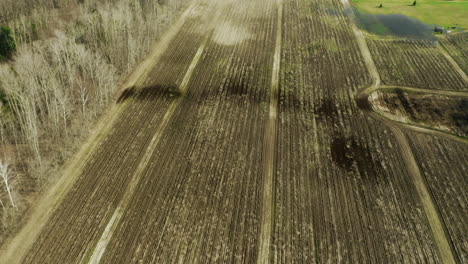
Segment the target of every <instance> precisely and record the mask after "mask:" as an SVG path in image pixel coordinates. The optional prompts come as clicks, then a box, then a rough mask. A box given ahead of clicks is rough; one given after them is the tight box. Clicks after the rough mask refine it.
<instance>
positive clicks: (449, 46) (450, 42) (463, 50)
mask: <svg viewBox="0 0 468 264" xmlns="http://www.w3.org/2000/svg"><path fill="white" fill-rule="evenodd" d="M440 42H441V43H442V46H443V47H444V48H445V49H446V50H447V51H448V53H449V54H450V55H451V56H452V58H453V59H454V60H455V61H456V62H457V63H458V65H459V66H460V67H461V68H462V69H463V70H464V71H465V73H467V72H468V60H467V59H466V58H468V45H467V43H468V33H466V32H464V33H460V34H453V35H447V37H446V38H442V39H440Z"/></svg>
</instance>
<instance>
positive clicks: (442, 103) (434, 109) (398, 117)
mask: <svg viewBox="0 0 468 264" xmlns="http://www.w3.org/2000/svg"><path fill="white" fill-rule="evenodd" d="M369 101H370V103H371V104H372V108H373V110H374V111H376V112H378V113H380V114H382V115H384V116H385V117H387V118H389V119H392V120H394V121H397V122H402V123H407V124H411V125H416V126H421V127H425V128H430V129H435V130H439V131H443V132H446V133H451V134H454V135H457V136H459V137H465V138H468V98H466V97H465V98H463V97H456V96H449V95H440V94H431V93H424V92H414V91H405V90H404V89H399V88H390V89H383V90H377V91H375V92H374V93H372V94H371V95H370V96H369Z"/></svg>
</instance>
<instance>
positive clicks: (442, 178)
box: [409, 133, 468, 263]
mask: <svg viewBox="0 0 468 264" xmlns="http://www.w3.org/2000/svg"><path fill="white" fill-rule="evenodd" d="M409 138H410V143H411V145H412V149H413V151H414V153H415V157H416V159H417V161H418V163H419V167H420V170H421V173H422V174H423V176H424V177H425V179H426V182H427V185H428V187H429V189H430V191H431V194H432V197H433V200H434V203H435V205H436V207H437V209H438V210H439V212H440V214H441V217H442V221H443V223H444V225H445V227H446V229H447V232H448V235H449V237H450V241H451V244H452V246H453V247H454V249H455V252H456V254H455V255H456V257H458V261H459V263H466V262H467V261H468V238H467V236H466V234H468V226H467V225H466V219H468V208H467V204H466V201H467V200H468V195H467V192H466V190H467V189H468V182H467V180H466V175H468V145H467V144H463V143H460V142H457V141H453V140H448V139H444V138H440V137H436V136H432V135H427V134H426V135H425V134H418V133H412V134H411V135H409Z"/></svg>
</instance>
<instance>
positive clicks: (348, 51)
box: [0, 0, 468, 263]
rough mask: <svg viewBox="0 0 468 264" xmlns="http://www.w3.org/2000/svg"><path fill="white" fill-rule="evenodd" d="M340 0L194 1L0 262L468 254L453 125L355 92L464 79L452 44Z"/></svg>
mask: <svg viewBox="0 0 468 264" xmlns="http://www.w3.org/2000/svg"><path fill="white" fill-rule="evenodd" d="M348 7H349V6H348V4H347V2H341V1H338V0H332V1H324V0H311V1H310V0H308V1H305V0H290V1H282V0H221V1H209V0H196V1H193V2H192V3H191V4H190V7H189V8H188V9H187V11H186V12H185V13H184V14H183V15H182V16H181V17H180V19H179V20H178V21H177V22H176V24H175V25H174V26H173V27H172V28H171V29H170V31H169V32H168V33H167V34H166V36H165V37H164V38H163V39H162V40H161V41H160V42H159V43H157V44H156V46H155V47H154V49H153V51H152V52H151V54H149V55H148V58H147V60H145V61H144V62H142V64H141V66H140V67H139V68H138V69H136V70H135V72H134V74H133V75H132V76H131V77H130V79H129V81H127V82H126V84H125V85H124V87H122V93H121V95H120V96H119V98H118V99H117V100H116V103H115V106H113V108H112V109H111V111H110V112H109V114H108V115H107V118H105V119H104V120H102V122H101V123H100V124H99V126H98V127H97V128H96V133H95V135H94V137H93V138H92V139H90V141H89V143H88V144H87V145H86V146H84V148H83V150H82V151H81V152H80V153H79V154H78V155H77V157H76V160H75V161H74V162H72V163H71V165H70V166H69V168H68V169H66V170H65V173H64V177H63V179H62V180H61V181H60V182H59V183H57V185H56V186H55V187H54V188H52V189H51V191H50V192H48V193H47V194H45V195H44V198H43V199H42V200H40V201H38V204H37V207H36V208H35V210H33V211H32V212H31V214H30V221H29V222H28V223H27V224H26V225H25V226H24V228H23V229H22V230H21V231H20V232H19V234H18V235H17V236H16V237H14V238H12V239H11V240H9V241H8V243H7V244H6V245H5V246H4V247H3V248H2V249H1V251H0V253H1V254H2V257H1V258H0V259H1V260H0V262H1V263H341V262H342V263H404V262H410V263H451V262H460V263H461V262H466V258H467V256H466V252H467V249H466V245H467V239H466V233H467V230H466V224H464V219H466V201H467V197H466V194H465V190H466V189H467V187H468V186H467V181H466V175H467V173H468V172H467V168H466V164H467V155H466V153H467V145H466V142H464V141H463V140H452V139H451V138H450V137H449V136H445V135H444V134H443V132H438V133H439V134H437V133H435V132H434V133H435V134H434V133H432V132H431V131H432V130H430V129H426V130H427V131H426V130H423V131H416V130H414V129H411V126H410V125H407V126H404V125H402V124H399V123H398V122H395V121H393V120H390V119H386V118H385V117H383V116H379V115H377V114H375V113H374V112H372V111H371V107H369V105H368V103H369V102H368V101H367V98H366V96H367V94H368V93H370V92H372V90H376V89H378V87H379V85H380V83H381V82H382V83H385V84H387V85H393V86H395V87H397V86H407V87H418V88H422V89H431V90H438V89H439V90H444V91H448V90H456V91H458V93H463V92H464V91H466V89H467V87H468V83H466V80H465V79H464V78H466V75H463V71H462V70H461V69H460V68H459V67H458V65H457V64H456V63H457V61H460V60H463V58H461V57H457V58H456V60H453V59H451V57H450V54H452V53H453V51H450V52H448V53H447V52H445V51H444V50H441V49H442V48H441V47H438V46H434V45H432V44H429V43H425V42H414V41H409V42H408V41H406V42H405V41H394V40H392V41H389V40H369V39H367V40H366V38H365V37H364V36H363V35H362V34H361V33H360V32H359V31H358V30H357V29H356V27H354V26H353V23H354V22H353V20H352V15H350V14H352V12H351V11H350V10H349V9H348ZM350 12H351V13H350ZM457 41H462V40H457ZM450 43H451V42H450ZM367 44H369V47H368V46H367ZM444 45H449V43H448V42H447V44H444ZM451 45H452V44H451ZM403 55H404V56H405V58H406V59H402V58H403V57H402V56H403ZM374 61H375V63H374ZM457 67H458V68H457ZM463 67H464V66H463ZM380 78H382V80H381V79H380ZM366 88H367V89H366ZM369 91H370V92H369ZM387 97H388V98H387V99H388V100H387V101H388V102H387V101H385V103H386V104H388V105H392V102H391V100H393V99H392V98H393V97H392V96H387ZM394 97H396V96H394ZM356 98H361V99H363V100H361V99H359V100H356ZM427 115H429V114H427ZM428 131H429V132H428ZM440 134H441V135H440ZM431 144H436V145H435V146H433V145H431ZM452 164H455V166H453V167H452ZM441 182H442V183H443V184H441Z"/></svg>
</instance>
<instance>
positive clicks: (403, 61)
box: [368, 40, 468, 90]
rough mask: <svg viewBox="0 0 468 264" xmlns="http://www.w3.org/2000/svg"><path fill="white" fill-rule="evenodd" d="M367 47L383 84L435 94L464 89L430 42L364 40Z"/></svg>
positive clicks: (459, 78)
mask: <svg viewBox="0 0 468 264" xmlns="http://www.w3.org/2000/svg"><path fill="white" fill-rule="evenodd" d="M368 44H369V48H370V50H371V53H372V55H373V58H374V61H375V63H376V65H377V68H378V70H379V72H380V76H381V78H382V81H383V82H384V83H385V84H388V85H400V86H410V87H418V88H426V89H438V90H466V89H468V84H467V83H466V82H465V81H464V80H463V78H462V77H461V76H460V75H459V73H458V72H457V71H456V70H455V69H454V67H453V66H452V65H451V64H450V62H449V61H448V60H447V59H446V58H445V57H444V55H443V54H442V53H441V52H440V50H439V49H438V47H437V44H435V43H433V42H429V41H425V40H368Z"/></svg>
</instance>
